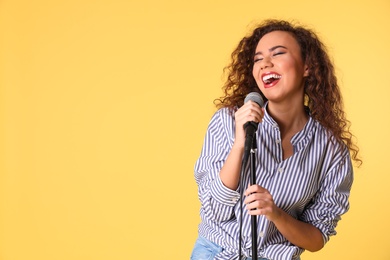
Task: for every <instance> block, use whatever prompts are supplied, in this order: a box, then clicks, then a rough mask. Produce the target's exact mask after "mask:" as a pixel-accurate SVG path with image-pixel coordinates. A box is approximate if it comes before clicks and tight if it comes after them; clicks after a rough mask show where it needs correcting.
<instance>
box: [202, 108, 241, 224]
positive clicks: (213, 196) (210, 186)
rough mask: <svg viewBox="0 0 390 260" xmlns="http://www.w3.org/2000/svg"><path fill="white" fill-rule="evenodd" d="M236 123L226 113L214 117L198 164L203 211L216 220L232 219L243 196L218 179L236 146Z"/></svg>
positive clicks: (220, 112) (219, 112) (218, 113)
mask: <svg viewBox="0 0 390 260" xmlns="http://www.w3.org/2000/svg"><path fill="white" fill-rule="evenodd" d="M233 124H234V120H233V118H232V116H231V115H230V114H228V112H227V111H226V110H219V111H217V113H215V114H214V116H213V117H212V119H211V121H210V123H209V126H208V129H207V132H206V136H205V139H204V143H203V148H202V152H201V155H200V157H199V158H198V160H197V162H196V164H195V180H196V182H197V184H198V196H199V200H200V202H201V212H203V213H204V215H205V216H206V217H207V218H208V219H211V220H214V221H224V220H228V219H230V218H231V217H232V215H233V209H234V206H235V204H236V203H237V201H238V200H239V196H240V195H239V193H238V192H237V191H234V190H230V189H229V188H227V187H226V186H224V184H223V183H222V181H221V179H220V177H219V172H220V170H221V168H222V166H223V165H224V163H225V160H226V158H227V156H228V153H229V151H230V149H231V146H232V143H233V138H234V137H233V131H234V127H233Z"/></svg>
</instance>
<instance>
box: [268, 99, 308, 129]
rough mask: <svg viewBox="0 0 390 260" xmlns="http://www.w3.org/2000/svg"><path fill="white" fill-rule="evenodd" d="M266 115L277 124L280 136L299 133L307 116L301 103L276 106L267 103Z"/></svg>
mask: <svg viewBox="0 0 390 260" xmlns="http://www.w3.org/2000/svg"><path fill="white" fill-rule="evenodd" d="M268 113H269V114H270V115H271V116H272V118H273V119H274V120H275V121H276V122H277V123H278V125H279V128H280V131H281V133H282V135H286V134H291V135H294V134H295V133H297V132H299V131H300V130H302V129H303V127H304V126H305V124H306V122H307V120H308V118H309V117H308V115H307V114H306V111H305V107H304V105H303V102H302V103H297V104H291V103H289V104H276V103H272V102H269V103H268Z"/></svg>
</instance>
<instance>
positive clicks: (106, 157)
mask: <svg viewBox="0 0 390 260" xmlns="http://www.w3.org/2000/svg"><path fill="white" fill-rule="evenodd" d="M322 2H324V3H322ZM265 18H283V19H288V20H291V19H295V20H298V21H300V22H302V23H303V24H305V25H307V26H309V27H311V28H314V29H315V30H316V31H317V32H318V34H319V35H320V37H321V38H322V39H323V41H324V42H325V43H326V44H327V46H328V47H329V51H330V54H331V55H332V56H333V57H334V61H335V64H336V70H337V74H338V76H339V79H340V83H341V85H342V92H343V94H344V100H345V105H346V111H347V113H348V117H349V119H350V120H351V121H352V131H353V132H354V133H355V135H356V136H357V138H358V143H359V146H360V148H361V154H362V156H363V159H364V164H363V166H362V167H361V168H359V169H356V175H355V183H354V186H353V190H352V196H351V210H350V211H349V212H348V213H347V214H346V215H345V216H344V217H343V220H342V221H341V222H340V224H339V226H338V232H339V234H338V235H337V236H335V237H332V239H331V240H330V242H329V243H328V244H327V245H326V247H325V248H324V249H323V250H321V251H320V252H318V253H314V254H313V253H309V252H305V253H304V254H303V256H302V259H305V260H310V259H316V260H321V259H376V260H378V259H379V260H381V259H387V260H388V259H390V250H389V248H390V240H389V238H388V234H389V233H390V227H389V209H388V207H389V200H390V195H389V194H390V188H389V182H390V167H389V151H388V149H389V146H390V141H389V138H388V133H389V129H390V125H389V103H390V102H389V100H390V95H389V94H390V89H389V88H390V79H389V68H390V51H389V48H390V47H389V46H390V1H389V0H371V1H368V0H362V1H339V0H337V1H336V0H330V1H319V2H318V3H317V2H316V1H312V0H310V1H309V0H308V1H295V2H294V1H290V0H281V1H260V0H256V1H253V0H251V1H249V0H248V1H222V0H215V1H209V0H198V1H183V0H170V1H156V0H142V1H131V0H130V1H124V0H122V1H120V0H105V1H103V0H101V1H92V0H90V1H88V0H83V1H76V0H35V1H22V0H13V1H11V0H1V1H0V91H1V92H0V112H1V113H0V116H1V118H0V123H1V125H0V126H1V127H0V138H1V139H0V142H1V143H0V149H1V150H0V152H1V156H0V160H1V161H0V259H1V260H28V259H34V260H35V259H37V260H38V259H39V260H53V259H55V260H62V259H67V260H68V259H72V260H79V259H80V260H81V259H83V260H84V259H94V260H99V259H189V255H190V253H191V249H192V246H193V243H194V241H195V239H196V237H197V224H198V223H199V216H198V210H199V202H198V198H197V187H196V185H195V181H194V179H193V165H194V163H195V160H196V159H197V157H198V155H199V152H200V149H201V145H202V142H203V137H204V134H205V131H206V127H207V124H208V122H209V119H210V117H211V115H212V114H213V113H214V111H215V108H214V106H213V103H212V101H213V99H214V98H217V97H219V96H220V95H221V89H220V88H221V85H222V82H223V80H222V68H223V67H224V66H225V65H226V64H227V63H228V61H229V57H230V53H231V51H232V50H233V49H234V48H235V46H236V45H237V43H238V41H239V40H240V39H241V38H242V37H243V36H244V35H245V34H246V33H247V32H248V31H249V30H250V29H251V28H252V26H253V25H254V24H255V23H256V21H260V20H262V19H265Z"/></svg>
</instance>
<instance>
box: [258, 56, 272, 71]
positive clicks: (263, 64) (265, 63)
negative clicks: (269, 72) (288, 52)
mask: <svg viewBox="0 0 390 260" xmlns="http://www.w3.org/2000/svg"><path fill="white" fill-rule="evenodd" d="M272 66H273V64H272V61H271V58H269V57H264V58H263V60H262V61H261V64H260V69H262V70H264V69H266V68H270V67H272Z"/></svg>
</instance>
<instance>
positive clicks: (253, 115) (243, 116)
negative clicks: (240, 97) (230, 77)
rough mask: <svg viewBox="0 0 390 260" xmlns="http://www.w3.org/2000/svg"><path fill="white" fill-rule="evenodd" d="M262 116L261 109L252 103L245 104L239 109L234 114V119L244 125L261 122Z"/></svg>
mask: <svg viewBox="0 0 390 260" xmlns="http://www.w3.org/2000/svg"><path fill="white" fill-rule="evenodd" d="M263 116H264V111H263V109H262V108H261V107H260V106H259V105H258V104H257V103H256V102H253V101H251V100H250V101H248V102H246V103H245V104H244V105H243V106H242V107H241V108H240V109H238V110H237V112H236V113H235V119H236V121H238V122H242V124H245V123H246V122H250V121H253V122H256V123H259V122H261V120H262V118H263Z"/></svg>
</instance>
